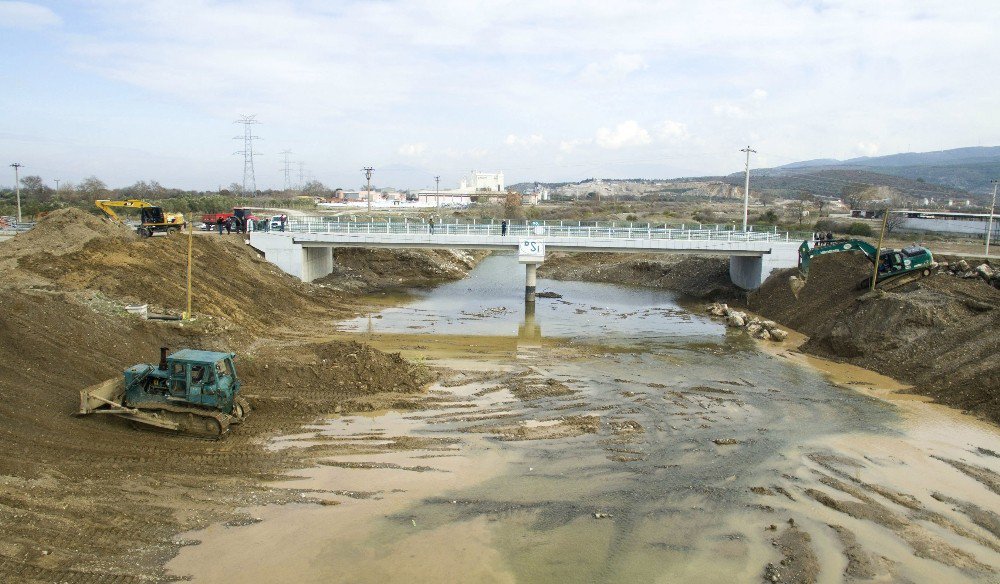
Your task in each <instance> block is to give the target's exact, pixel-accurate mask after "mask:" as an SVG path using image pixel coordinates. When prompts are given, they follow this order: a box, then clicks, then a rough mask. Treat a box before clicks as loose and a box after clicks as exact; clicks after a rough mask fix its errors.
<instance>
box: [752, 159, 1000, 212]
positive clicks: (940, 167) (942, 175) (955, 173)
mask: <svg viewBox="0 0 1000 584" xmlns="http://www.w3.org/2000/svg"><path fill="white" fill-rule="evenodd" d="M831 171H837V172H838V173H839V174H834V175H829V174H826V175H824V174H823V173H828V172H831ZM852 172H853V173H857V175H856V177H857V178H858V179H859V182H871V183H872V184H885V185H886V186H892V187H894V188H899V189H900V190H903V191H904V192H907V191H909V192H912V193H914V195H915V196H921V198H922V197H928V196H935V194H937V195H938V196H956V197H958V196H963V195H965V193H969V194H970V195H971V198H972V199H973V200H978V201H980V202H984V201H985V196H986V195H987V194H988V193H990V191H991V189H992V185H991V183H990V180H991V179H994V178H996V177H998V176H1000V146H992V147H972V148H954V149H951V150H939V151H935V152H904V153H900V154H890V155H887V156H877V157H867V156H865V157H861V158H851V159H848V160H842V161H841V160H831V159H820V160H809V161H803V162H793V163H791V164H786V165H784V166H779V167H776V168H769V169H761V170H758V171H755V173H759V174H760V175H761V176H765V177H796V178H801V177H802V175H807V176H806V178H815V179H820V180H822V179H825V178H839V179H844V178H854V177H852V175H851V174H850V173H852ZM886 176H888V177H896V178H898V179H901V181H902V182H896V183H895V184H891V179H887V178H884V177H886ZM875 181H879V182H875ZM905 181H911V182H905ZM936 187H943V188H944V189H946V190H943V191H942V190H940V189H938V188H936Z"/></svg>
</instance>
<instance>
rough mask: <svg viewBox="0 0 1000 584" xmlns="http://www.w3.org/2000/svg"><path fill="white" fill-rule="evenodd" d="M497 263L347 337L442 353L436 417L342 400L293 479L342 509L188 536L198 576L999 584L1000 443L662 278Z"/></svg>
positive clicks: (190, 563)
mask: <svg viewBox="0 0 1000 584" xmlns="http://www.w3.org/2000/svg"><path fill="white" fill-rule="evenodd" d="M523 277H524V276H523V268H521V267H519V266H518V265H517V264H516V262H515V260H514V258H513V257H503V256H500V257H491V258H488V259H487V260H485V261H484V262H483V263H482V264H480V266H479V267H477V268H476V269H475V270H474V271H473V272H472V274H471V275H470V276H469V277H468V278H466V279H465V280H462V281H460V282H455V283H452V284H447V285H443V286H440V287H438V288H436V289H434V290H431V291H427V292H421V293H419V294H418V295H416V296H415V297H413V298H410V299H408V300H406V301H405V302H403V303H401V304H399V305H397V306H393V307H390V308H387V309H385V310H383V311H381V312H379V313H376V314H372V315H370V316H368V317H365V318H360V319H356V320H354V321H348V322H344V323H342V325H341V327H342V330H343V331H344V332H342V333H340V334H352V335H355V336H358V337H363V338H364V340H366V341H367V342H371V343H372V344H374V345H376V346H379V347H380V348H385V349H388V350H398V351H402V352H403V354H404V355H405V356H407V357H408V358H410V359H413V360H416V361H418V362H421V363H424V364H425V365H427V366H429V367H435V368H440V369H441V370H442V372H443V374H442V377H441V380H440V381H439V382H438V383H436V384H434V385H433V386H432V387H431V389H430V391H429V393H428V396H427V399H428V409H426V410H420V411H416V412H413V411H407V412H396V411H386V412H373V413H371V414H370V415H364V416H338V415H335V414H333V413H331V414H330V415H329V416H326V417H324V418H323V419H322V420H321V421H319V422H318V423H316V424H315V425H314V426H311V427H308V428H305V429H303V433H302V434H299V435H295V436H288V437H283V438H281V439H278V440H275V441H274V443H273V444H272V447H273V448H303V447H308V446H309V445H310V444H317V443H322V444H336V445H342V446H343V455H338V456H334V457H330V458H324V459H322V460H318V461H317V463H316V465H315V466H313V467H312V468H307V469H302V470H300V471H298V472H296V473H294V475H295V476H294V477H290V478H289V479H288V480H284V481H280V482H276V483H274V485H273V488H275V489H283V488H295V489H308V490H311V491H312V492H313V493H314V494H315V495H316V496H317V497H319V498H321V499H325V500H326V501H328V502H330V503H332V504H331V505H328V506H320V505H315V504H302V505H280V506H267V507H259V508H249V509H246V510H244V511H245V512H246V513H247V516H248V517H250V518H251V520H248V521H246V522H241V523H238V524H229V525H216V526H212V527H210V528H209V529H206V530H203V531H199V532H194V533H186V534H179V535H178V537H179V538H181V539H185V540H193V541H198V542H200V543H199V545H192V546H189V547H185V548H183V550H182V552H181V553H180V554H179V555H178V556H177V557H176V558H175V559H174V560H173V561H172V562H171V563H170V564H169V568H170V571H171V573H172V574H174V575H176V576H179V577H189V578H192V579H193V580H194V581H196V582H216V581H223V580H228V579H235V581H241V582H380V583H385V582H681V581H684V582H690V581H694V582H762V581H764V582H796V581H800V582H809V581H818V582H842V581H882V582H900V581H911V582H981V581H987V582H989V581H996V580H997V574H998V571H1000V516H998V515H997V514H996V512H995V510H996V509H998V508H1000V475H998V474H997V471H998V470H1000V454H998V453H1000V434H998V432H997V430H996V428H994V427H992V426H989V425H986V424H983V423H980V422H977V421H976V420H974V419H972V418H970V417H968V416H963V415H961V414H960V413H958V412H955V411H952V410H948V409H945V408H942V407H939V406H935V405H932V404H928V403H925V402H923V401H921V400H918V399H915V398H912V397H909V396H907V395H906V394H897V393H896V390H898V389H900V387H899V386H898V385H897V384H895V383H894V382H893V381H892V380H890V379H886V378H883V377H879V376H877V375H875V374H872V373H869V372H866V371H864V370H860V369H855V368H852V367H845V366H840V365H836V364H832V363H827V362H823V361H820V360H816V359H811V358H806V357H804V356H803V355H801V354H799V353H797V352H795V351H794V348H793V347H794V341H795V340H794V337H793V338H792V339H790V340H789V341H786V342H785V343H784V344H782V345H778V344H771V343H769V344H767V345H764V344H760V343H758V342H757V341H754V340H753V339H750V338H749V337H747V336H746V335H745V334H744V333H743V332H741V331H732V330H728V329H726V328H725V327H724V326H722V324H721V323H719V322H717V321H713V320H711V319H709V318H708V317H706V316H705V315H703V314H702V313H701V310H700V306H698V305H690V304H685V303H682V302H679V301H678V299H677V298H676V297H674V296H673V295H671V294H670V293H667V292H663V291H654V290H646V289H635V288H626V287H620V286H614V285H607V284H591V283H580V282H556V281H548V280H540V281H539V287H538V289H539V290H540V291H545V290H551V291H554V292H557V293H558V294H561V295H562V297H561V298H539V299H538V302H537V305H536V308H535V310H534V311H533V314H532V311H530V310H528V311H526V309H525V305H524V303H523Z"/></svg>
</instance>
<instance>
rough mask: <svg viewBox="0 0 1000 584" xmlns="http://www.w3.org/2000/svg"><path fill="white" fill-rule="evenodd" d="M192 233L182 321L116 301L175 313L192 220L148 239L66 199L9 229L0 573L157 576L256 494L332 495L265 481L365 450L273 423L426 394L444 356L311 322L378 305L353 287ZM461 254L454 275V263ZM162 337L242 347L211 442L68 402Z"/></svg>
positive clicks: (0, 405) (2, 358)
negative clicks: (298, 444)
mask: <svg viewBox="0 0 1000 584" xmlns="http://www.w3.org/2000/svg"><path fill="white" fill-rule="evenodd" d="M194 244H195V245H194V264H193V300H194V304H193V308H194V310H193V314H194V319H193V320H191V321H185V322H179V321H152V320H143V319H141V318H139V317H137V316H134V315H129V314H127V313H126V311H125V310H124V309H123V307H124V306H125V305H126V304H136V303H141V304H148V305H149V310H150V312H156V313H161V314H163V313H165V314H175V315H179V314H180V312H181V309H182V308H183V307H184V306H185V294H186V279H185V274H186V270H187V262H186V258H187V246H188V240H187V238H186V237H184V236H183V234H178V235H173V236H166V237H154V238H149V239H140V238H138V237H136V236H135V234H134V233H133V232H132V231H130V230H128V229H126V228H124V227H121V226H119V225H117V224H114V223H111V222H108V221H106V220H101V219H98V218H96V217H94V216H92V215H89V214H86V213H83V212H80V211H76V210H72V209H70V210H65V211H58V212H54V213H52V214H50V215H49V216H47V217H46V218H45V219H43V220H42V221H40V222H39V224H38V225H37V226H36V227H35V228H34V229H33V230H32V231H30V232H28V233H25V234H22V235H19V236H17V237H16V238H14V239H12V240H10V241H7V242H4V243H0V269H2V270H3V273H4V278H3V279H2V281H0V419H2V420H3V423H2V424H0V442H2V443H3V445H4V448H3V449H0V518H2V520H3V525H4V538H3V542H2V543H0V580H3V581H27V582H54V581H80V580H84V581H103V580H105V579H111V578H119V579H122V580H126V581H129V580H134V579H135V580H152V581H159V580H162V579H163V578H164V573H163V564H164V562H166V560H167V559H169V558H170V557H173V555H175V554H176V553H177V551H178V550H179V549H181V548H182V547H183V546H185V545H190V544H191V542H189V541H184V540H183V539H179V538H177V536H176V534H178V533H180V532H184V531H188V530H191V529H197V528H202V527H205V526H207V525H209V524H213V523H219V522H222V523H225V522H240V521H243V520H245V519H246V518H245V516H244V515H243V514H241V512H239V511H238V509H240V508H242V507H246V506H248V505H252V504H278V505H285V504H295V505H306V506H309V505H312V506H319V505H324V504H329V501H325V500H324V499H322V498H317V497H316V496H315V494H314V493H310V492H298V491H294V490H291V491H289V490H275V489H273V488H272V487H269V486H265V485H266V482H267V481H269V480H274V479H276V478H277V477H280V476H282V475H283V474H284V473H286V472H287V471H289V470H291V469H294V468H301V467H303V466H308V465H309V464H311V462H309V461H311V460H314V459H315V457H317V456H322V455H323V454H325V453H331V452H337V453H343V452H345V451H351V450H357V449H358V446H357V445H340V444H329V445H325V446H319V447H316V448H311V449H283V450H275V449H272V448H270V447H269V446H268V442H269V440H270V439H272V438H273V437H275V436H278V435H283V434H287V433H289V432H294V431H298V430H299V429H300V428H301V427H302V425H303V424H308V423H310V422H312V421H314V420H316V419H317V417H318V416H321V415H324V414H328V413H331V412H335V411H339V412H344V413H348V412H364V411H372V410H382V409H385V408H388V407H392V408H395V409H419V408H423V407H425V405H424V404H425V403H427V400H428V399H429V398H428V397H427V396H426V395H425V388H426V385H427V383H428V382H429V381H431V380H432V379H434V378H435V377H436V375H437V374H436V373H435V372H434V371H432V370H430V369H428V368H427V367H424V366H422V365H419V364H414V363H411V362H409V361H406V360H405V359H402V358H401V357H399V355H398V354H389V353H384V352H381V351H378V350H375V349H372V348H371V347H369V346H367V345H364V344H360V343H357V342H354V341H352V340H351V339H345V338H339V339H332V338H330V337H329V335H323V334H318V333H322V332H323V331H324V330H332V328H333V325H334V323H335V322H336V321H338V320H340V319H343V318H347V317H350V316H353V315H356V314H363V313H365V312H366V311H367V310H369V308H368V305H366V304H365V303H364V302H363V301H361V302H359V299H358V297H357V296H349V295H347V294H346V293H344V292H342V291H338V290H333V289H331V288H329V287H324V286H312V285H306V284H302V283H301V282H298V281H297V280H295V279H294V278H292V277H290V276H288V275H286V274H284V273H282V272H281V271H280V270H278V269H277V268H275V267H274V266H273V265H271V264H269V263H267V262H266V261H264V260H263V259H262V258H260V257H259V256H258V255H257V254H256V253H255V252H254V251H253V250H252V249H250V248H249V247H248V246H246V245H244V244H243V242H242V240H241V239H240V238H239V237H236V236H233V237H226V236H222V237H196V238H195V241H194ZM386 261H387V262H388V260H386ZM456 266H457V264H456ZM456 266H452V267H450V268H449V269H448V270H446V271H445V272H444V277H447V278H458V277H461V275H463V273H462V271H461V269H460V268H459V267H456ZM425 268H426V269H428V270H430V269H432V265H431V264H426V265H425ZM414 273H419V270H417V271H415V272H414ZM440 275H441V274H435V276H440ZM370 284H372V285H371V287H372V288H374V287H376V286H375V285H374V284H376V283H375V282H370ZM360 289H368V288H365V285H364V283H362V285H361V286H360ZM159 347H170V348H171V349H179V348H182V347H195V348H202V349H210V350H220V351H232V352H235V353H237V361H236V363H237V370H238V374H239V376H240V378H241V381H242V382H243V393H244V395H246V396H247V397H248V398H249V400H250V401H251V403H252V405H253V408H254V411H253V413H252V415H251V416H250V418H249V419H248V420H247V422H246V423H245V424H243V425H241V426H238V427H236V428H234V430H233V431H232V432H231V433H230V435H228V436H227V437H226V438H225V439H224V440H222V441H219V442H207V441H202V440H197V439H191V438H186V437H178V436H171V435H165V434H160V433H156V432H150V431H141V430H136V429H133V428H131V427H130V426H129V425H128V424H127V423H125V422H123V421H121V420H118V419H116V418H111V417H105V416H100V417H97V416H95V417H90V418H75V417H73V415H72V414H73V413H74V411H75V410H76V408H77V405H78V403H79V391H80V390H81V389H82V388H84V387H86V386H88V385H91V384H93V383H97V382H100V381H103V380H105V379H109V378H114V377H118V376H121V374H122V373H121V372H122V370H123V369H124V368H125V367H128V366H130V365H133V364H135V363H146V362H155V361H156V359H157V355H158V349H159ZM430 401H431V403H433V400H432V399H431V400H430ZM389 448H391V446H390V447H389ZM109 518H113V520H109Z"/></svg>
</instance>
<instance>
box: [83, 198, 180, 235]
mask: <svg viewBox="0 0 1000 584" xmlns="http://www.w3.org/2000/svg"><path fill="white" fill-rule="evenodd" d="M94 204H95V205H97V208H98V209H100V210H101V211H104V212H105V213H107V215H108V217H111V218H112V219H114V220H115V221H118V222H119V223H122V224H125V221H124V220H122V218H121V217H119V216H118V213H115V209H138V210H139V226H138V227H136V228H135V232H136V233H138V234H139V235H141V236H142V237H149V236H151V235H153V234H154V233H173V232H176V231H180V230H181V229H182V228H183V227H184V226H185V225H187V222H185V221H184V214H183V213H164V212H163V209H162V208H160V207H157V206H156V205H154V204H152V203H148V202H146V201H142V200H139V199H127V200H124V201H111V200H108V199H99V200H97V201H94Z"/></svg>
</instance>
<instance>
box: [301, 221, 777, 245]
mask: <svg viewBox="0 0 1000 584" xmlns="http://www.w3.org/2000/svg"><path fill="white" fill-rule="evenodd" d="M285 231H286V232H289V233H330V234H343V235H435V236H437V235H442V236H448V235H467V236H469V235H475V236H500V235H502V234H503V233H502V227H501V225H499V224H490V223H445V224H435V225H434V226H433V228H431V225H430V224H428V223H410V222H403V221H399V222H376V223H360V222H354V221H343V222H337V221H323V220H320V221H309V220H298V219H296V220H289V221H288V223H287V224H286V226H285ZM507 236H509V237H578V238H611V239H669V240H702V241H789V234H788V233H787V232H772V231H746V232H744V231H732V230H722V229H674V228H664V227H652V226H650V225H647V226H644V227H580V226H567V225H562V226H560V225H554V224H545V225H541V224H540V225H523V224H515V225H509V226H508V227H507Z"/></svg>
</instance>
